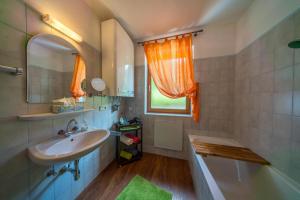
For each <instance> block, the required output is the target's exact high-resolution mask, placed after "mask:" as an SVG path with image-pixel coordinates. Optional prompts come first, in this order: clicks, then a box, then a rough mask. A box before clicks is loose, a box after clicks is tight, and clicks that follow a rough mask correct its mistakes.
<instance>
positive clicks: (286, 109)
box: [273, 92, 293, 115]
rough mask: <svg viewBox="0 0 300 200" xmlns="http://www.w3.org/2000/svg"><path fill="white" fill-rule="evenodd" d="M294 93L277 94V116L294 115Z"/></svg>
mask: <svg viewBox="0 0 300 200" xmlns="http://www.w3.org/2000/svg"><path fill="white" fill-rule="evenodd" d="M292 98H293V96H292V92H285V93H275V94H274V104H273V110H274V113H276V114H287V115H289V114H291V113H292Z"/></svg>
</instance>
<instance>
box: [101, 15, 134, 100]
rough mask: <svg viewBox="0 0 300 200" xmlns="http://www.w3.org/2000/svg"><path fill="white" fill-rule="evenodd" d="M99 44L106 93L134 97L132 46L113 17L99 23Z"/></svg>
mask: <svg viewBox="0 0 300 200" xmlns="http://www.w3.org/2000/svg"><path fill="white" fill-rule="evenodd" d="M101 44H102V45H101V46H102V49H101V51H102V79H103V80H104V81H105V83H106V86H107V91H106V92H105V93H106V95H108V96H121V97H134V46H133V42H132V40H131V39H130V37H129V36H128V34H127V33H126V31H125V30H124V29H123V28H122V26H121V25H120V24H119V23H118V22H117V21H116V20H115V19H110V20H107V21H104V22H102V23H101Z"/></svg>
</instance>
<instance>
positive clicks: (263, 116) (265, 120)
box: [258, 112, 273, 132]
mask: <svg viewBox="0 0 300 200" xmlns="http://www.w3.org/2000/svg"><path fill="white" fill-rule="evenodd" d="M258 123H259V129H260V130H262V131H266V132H272V130H273V114H272V113H271V112H260V113H259V122H258Z"/></svg>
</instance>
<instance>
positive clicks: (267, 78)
mask: <svg viewBox="0 0 300 200" xmlns="http://www.w3.org/2000/svg"><path fill="white" fill-rule="evenodd" d="M259 82H260V83H259V87H260V91H261V92H273V91H274V73H273V71H272V72H266V73H263V74H261V75H260V80H259Z"/></svg>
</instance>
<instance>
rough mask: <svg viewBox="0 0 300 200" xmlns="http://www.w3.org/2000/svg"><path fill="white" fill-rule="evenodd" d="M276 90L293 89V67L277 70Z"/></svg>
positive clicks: (275, 78)
mask: <svg viewBox="0 0 300 200" xmlns="http://www.w3.org/2000/svg"><path fill="white" fill-rule="evenodd" d="M274 89H275V92H287V91H291V90H292V89H293V67H287V68H284V69H281V70H276V71H275V77H274Z"/></svg>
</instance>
